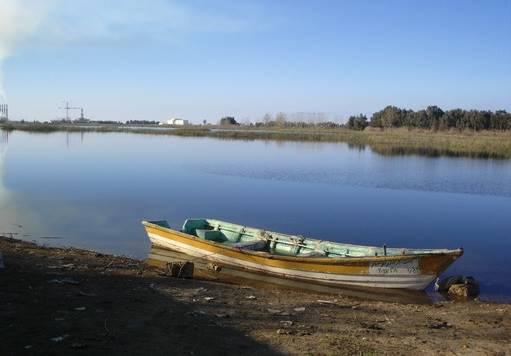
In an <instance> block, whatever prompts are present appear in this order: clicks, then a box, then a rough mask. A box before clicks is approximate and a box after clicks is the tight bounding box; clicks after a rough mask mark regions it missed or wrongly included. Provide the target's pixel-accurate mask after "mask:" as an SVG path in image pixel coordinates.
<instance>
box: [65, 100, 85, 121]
mask: <svg viewBox="0 0 511 356" xmlns="http://www.w3.org/2000/svg"><path fill="white" fill-rule="evenodd" d="M65 104H66V106H64V107H63V108H59V109H60V110H66V121H69V110H80V120H84V119H85V117H84V116H83V108H78V107H72V106H69V102H68V101H66V102H65Z"/></svg>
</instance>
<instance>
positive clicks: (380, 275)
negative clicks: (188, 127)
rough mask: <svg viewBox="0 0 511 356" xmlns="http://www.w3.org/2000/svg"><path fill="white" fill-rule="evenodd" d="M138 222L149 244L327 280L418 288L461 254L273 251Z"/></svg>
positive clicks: (288, 275)
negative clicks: (340, 254)
mask: <svg viewBox="0 0 511 356" xmlns="http://www.w3.org/2000/svg"><path fill="white" fill-rule="evenodd" d="M143 224H144V227H145V229H146V232H147V234H148V237H149V239H150V241H151V243H152V244H153V245H154V246H158V247H161V248H165V249H170V250H173V251H177V252H180V253H183V254H186V255H189V256H193V257H195V258H201V259H205V260H207V261H210V262H211V263H214V264H216V265H218V266H220V267H221V266H231V267H235V268H242V269H245V270H247V271H250V272H255V273H262V274H267V275H270V276H273V277H279V278H286V279H293V280H297V281H301V282H308V283H316V284H323V285H331V286H359V287H369V288H399V289H413V290H423V289H425V288H426V287H427V286H428V285H429V284H430V283H431V282H432V281H433V280H434V279H435V278H436V277H437V276H438V275H439V274H440V273H441V272H442V271H444V270H445V269H446V268H447V267H448V266H449V265H450V264H451V263H453V262H454V261H455V260H456V259H457V258H458V257H459V256H461V255H462V254H463V251H462V250H451V251H449V252H446V253H441V254H438V253H436V254H420V255H402V256H374V257H339V258H328V257H315V258H310V257H293V256H278V255H272V254H270V253H268V252H258V251H250V250H242V249H237V248H233V247H230V246H225V245H222V244H220V243H216V242H212V241H207V240H202V239H199V238H197V237H196V236H193V235H189V234H186V233H183V232H180V231H175V230H172V229H170V228H166V227H162V226H159V225H155V224H152V223H150V222H145V221H144V222H143Z"/></svg>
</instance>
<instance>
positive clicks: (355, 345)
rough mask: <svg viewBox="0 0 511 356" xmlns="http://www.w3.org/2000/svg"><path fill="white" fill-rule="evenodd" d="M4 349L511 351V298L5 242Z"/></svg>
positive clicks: (0, 287)
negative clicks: (359, 293) (417, 297)
mask: <svg viewBox="0 0 511 356" xmlns="http://www.w3.org/2000/svg"><path fill="white" fill-rule="evenodd" d="M0 252H1V253H2V255H3V260H4V264H5V267H4V268H3V269H0V355H25V354H26V355H31V354H34V355H39V354H46V355H68V354H84V355H91V354H145V355H169V354H187V355H201V354H208V355H211V354H213V355H214V354H310V355H320V354H332V355H333V354H335V355H339V354H363V355H365V354H371V355H372V354H403V355H409V354H447V355H451V354H459V355H466V354H496V355H511V318H510V317H511V305H503V304H489V303H482V302H477V301H472V302H464V303H460V302H442V303H438V304H434V305H416V304H406V305H405V304H397V303H384V302H371V301H361V300H356V299H349V298H346V297H336V296H332V295H321V294H312V293H305V292H298V291H291V290H285V289H278V288H273V289H255V288H252V287H248V286H234V285H227V284H221V283H214V282H206V281H199V280H184V279H175V278H170V277H167V276H164V275H162V274H161V271H158V270H156V269H154V268H153V267H149V266H147V265H145V264H144V263H143V262H140V261H137V260H132V259H128V258H123V257H114V256H110V255H104V254H99V253H95V252H90V251H83V250H77V249H55V248H44V247H40V246H36V245H34V244H31V243H27V242H21V241H17V240H12V239H7V238H0Z"/></svg>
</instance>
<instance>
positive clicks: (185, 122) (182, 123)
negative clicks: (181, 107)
mask: <svg viewBox="0 0 511 356" xmlns="http://www.w3.org/2000/svg"><path fill="white" fill-rule="evenodd" d="M165 124H166V125H176V126H185V125H189V124H190V123H189V122H188V120H184V119H179V118H173V119H170V120H167V121H166V122H165Z"/></svg>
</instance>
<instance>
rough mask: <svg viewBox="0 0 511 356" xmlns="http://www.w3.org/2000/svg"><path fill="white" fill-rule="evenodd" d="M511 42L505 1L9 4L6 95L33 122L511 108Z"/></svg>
mask: <svg viewBox="0 0 511 356" xmlns="http://www.w3.org/2000/svg"><path fill="white" fill-rule="evenodd" d="M510 38H511V1H509V0H501V1H498V0H484V1H483V0H480V1H476V0H463V1H456V0H442V1H440V0H439V1H435V0H433V1H418V0H403V1H400V0H385V1H383V0H382V1H378V0H357V1H355V0H353V1H347V0H346V1H341V0H332V1H330V0H318V1H312V0H309V1H301V0H279V1H272V0H257V1H256V0H237V1H234V0H233V1H227V0H214V1H213V0H211V1H208V0H187V1H173V0H151V1H139V0H0V66H1V68H2V71H1V73H2V74H0V76H2V77H3V88H4V91H5V96H6V99H0V100H4V101H7V102H8V103H9V109H10V115H11V118H12V119H25V120H52V119H56V118H60V117H62V116H63V115H64V112H63V111H62V110H59V107H62V106H63V102H64V101H69V102H70V103H71V105H73V106H79V107H84V109H85V114H86V115H87V116H88V117H90V118H92V119H96V120H121V121H125V120H157V121H161V120H166V119H169V118H171V117H181V118H185V119H188V120H191V121H192V122H201V121H202V120H207V121H208V122H216V121H218V119H219V118H220V117H222V116H225V115H232V116H235V117H236V118H237V119H238V120H240V121H249V120H250V121H257V120H261V119H262V117H263V115H264V114H265V113H271V114H275V113H277V112H285V113H297V112H306V113H313V112H321V113H326V114H327V115H329V116H328V117H330V118H334V119H338V120H345V119H346V118H347V117H348V116H349V115H352V114H358V113H364V114H371V113H372V112H374V111H377V110H380V109H382V108H383V107H385V106H386V105H396V106H400V107H405V108H410V109H415V110H417V109H421V108H424V107H426V106H428V105H438V106H440V107H442V108H444V109H452V108H458V107H460V108H464V109H489V110H497V109H505V110H507V111H511V40H510ZM78 114H79V112H78V111H76V112H74V113H73V115H74V116H77V115H78Z"/></svg>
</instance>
